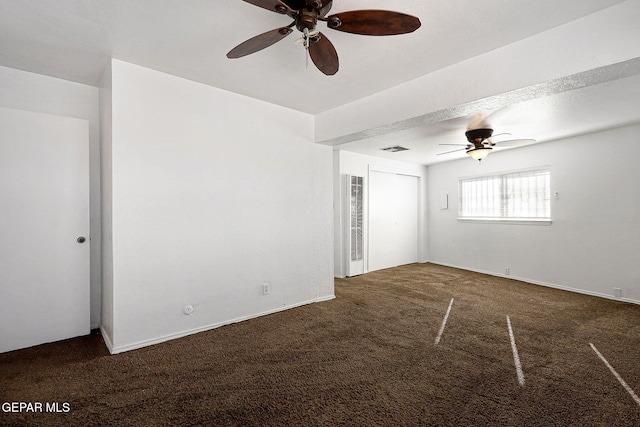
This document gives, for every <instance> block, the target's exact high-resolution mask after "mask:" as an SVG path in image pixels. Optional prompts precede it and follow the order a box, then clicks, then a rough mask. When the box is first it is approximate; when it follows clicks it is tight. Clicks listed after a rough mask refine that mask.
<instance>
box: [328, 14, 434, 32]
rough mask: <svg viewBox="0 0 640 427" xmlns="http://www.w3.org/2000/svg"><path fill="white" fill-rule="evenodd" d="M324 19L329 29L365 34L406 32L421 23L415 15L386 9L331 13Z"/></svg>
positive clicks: (411, 30) (413, 29) (414, 28)
mask: <svg viewBox="0 0 640 427" xmlns="http://www.w3.org/2000/svg"><path fill="white" fill-rule="evenodd" d="M326 21H327V26H328V27H329V28H331V29H334V30H338V31H344V32H345V33H353V34H362V35H365V36H392V35H395V34H407V33H411V32H413V31H415V30H417V29H418V28H420V25H421V23H420V20H419V19H418V18H416V17H415V16H411V15H406V14H404V13H400V12H392V11H388V10H352V11H349V12H341V13H336V14H334V15H331V16H329V17H327V18H326Z"/></svg>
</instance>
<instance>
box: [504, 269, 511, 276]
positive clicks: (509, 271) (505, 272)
mask: <svg viewBox="0 0 640 427" xmlns="http://www.w3.org/2000/svg"><path fill="white" fill-rule="evenodd" d="M504 274H506V275H507V276H508V275H509V274H511V269H510V268H509V267H507V268H505V269H504Z"/></svg>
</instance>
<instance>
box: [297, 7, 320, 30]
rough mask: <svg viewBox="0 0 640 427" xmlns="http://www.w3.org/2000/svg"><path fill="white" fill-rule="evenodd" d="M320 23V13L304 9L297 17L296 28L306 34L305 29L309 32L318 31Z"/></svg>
mask: <svg viewBox="0 0 640 427" xmlns="http://www.w3.org/2000/svg"><path fill="white" fill-rule="evenodd" d="M317 22H318V13H317V12H316V11H315V10H313V9H302V10H301V11H300V13H299V14H298V16H297V17H296V28H297V29H298V30H300V31H302V32H304V30H305V28H306V29H307V30H309V31H313V30H315V29H316V23H317Z"/></svg>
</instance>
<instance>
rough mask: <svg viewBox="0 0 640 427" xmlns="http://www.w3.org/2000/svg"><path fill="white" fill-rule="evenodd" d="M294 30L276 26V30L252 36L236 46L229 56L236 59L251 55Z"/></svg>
mask: <svg viewBox="0 0 640 427" xmlns="http://www.w3.org/2000/svg"><path fill="white" fill-rule="evenodd" d="M292 32H293V30H292V29H291V28H289V27H282V28H276V29H275V30H271V31H267V32H266V33H262V34H259V35H257V36H255V37H252V38H250V39H249V40H246V41H244V42H242V43H240V44H239V45H238V46H236V47H234V48H233V49H231V50H230V51H229V53H227V58H229V59H235V58H242V57H243V56H247V55H250V54H252V53H255V52H258V51H259V50H262V49H264V48H266V47H269V46H271V45H272V44H274V43H277V42H279V41H280V40H282V39H283V38H285V37H287V36H288V35H289V34H291V33H292Z"/></svg>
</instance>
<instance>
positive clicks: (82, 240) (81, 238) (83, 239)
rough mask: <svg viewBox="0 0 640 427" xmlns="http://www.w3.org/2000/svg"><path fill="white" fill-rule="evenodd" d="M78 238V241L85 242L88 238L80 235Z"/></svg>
mask: <svg viewBox="0 0 640 427" xmlns="http://www.w3.org/2000/svg"><path fill="white" fill-rule="evenodd" d="M76 240H77V241H78V243H84V242H85V240H87V238H86V237H84V236H80V237H78V238H77V239H76Z"/></svg>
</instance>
